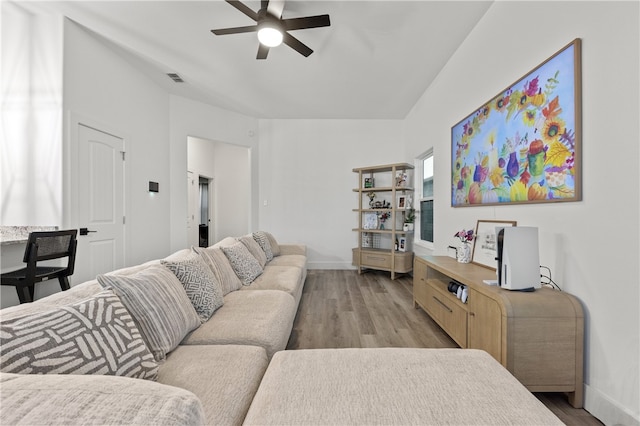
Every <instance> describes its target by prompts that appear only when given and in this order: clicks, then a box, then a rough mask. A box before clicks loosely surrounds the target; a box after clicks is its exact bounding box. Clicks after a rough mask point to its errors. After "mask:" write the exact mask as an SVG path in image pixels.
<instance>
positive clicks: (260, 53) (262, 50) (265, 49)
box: [256, 43, 269, 59]
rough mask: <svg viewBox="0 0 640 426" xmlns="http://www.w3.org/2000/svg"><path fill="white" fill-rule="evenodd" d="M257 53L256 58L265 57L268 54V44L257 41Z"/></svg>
mask: <svg viewBox="0 0 640 426" xmlns="http://www.w3.org/2000/svg"><path fill="white" fill-rule="evenodd" d="M258 46H259V47H258V55H257V56H256V59H267V55H268V54H269V46H265V45H264V44H262V43H258Z"/></svg>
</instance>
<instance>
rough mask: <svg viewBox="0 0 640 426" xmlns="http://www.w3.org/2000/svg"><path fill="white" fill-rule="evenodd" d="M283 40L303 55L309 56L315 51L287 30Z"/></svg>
mask: <svg viewBox="0 0 640 426" xmlns="http://www.w3.org/2000/svg"><path fill="white" fill-rule="evenodd" d="M282 42H283V43H284V44H286V45H287V46H289V47H290V48H292V49H293V50H295V51H296V52H298V53H300V54H301V55H303V56H309V55H311V54H312V53H313V50H311V48H310V47H309V46H307V45H306V44H304V43H303V42H301V41H300V40H298V39H297V38H295V37H294V36H292V35H291V34H289V33H287V32H285V33H284V36H283V39H282Z"/></svg>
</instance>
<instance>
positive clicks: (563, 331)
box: [413, 256, 584, 408]
mask: <svg viewBox="0 0 640 426" xmlns="http://www.w3.org/2000/svg"><path fill="white" fill-rule="evenodd" d="M485 279H496V273H495V271H494V270H491V269H488V268H484V267H482V266H478V265H474V264H471V263H458V262H457V261H456V260H455V259H452V258H450V257H446V256H416V257H415V260H414V267H413V301H414V305H415V306H416V307H418V306H419V307H421V308H422V309H424V310H425V311H426V312H427V314H429V316H431V318H433V319H434V321H435V322H436V323H438V325H440V327H442V329H443V330H444V331H446V332H447V333H448V334H449V336H451V338H452V339H453V340H455V342H456V343H457V344H458V345H460V347H462V348H472V349H483V350H485V351H486V352H488V353H489V354H491V356H493V357H494V358H495V359H496V360H498V362H500V363H501V364H502V365H503V366H504V367H505V368H507V369H508V370H509V371H510V372H511V373H512V374H513V375H514V376H515V377H516V378H517V379H518V380H519V381H520V382H521V383H522V384H523V385H525V386H526V387H527V389H529V390H530V391H531V392H566V393H567V394H568V397H569V403H570V404H571V405H572V406H574V407H576V408H581V407H582V404H583V351H584V349H583V348H584V314H583V310H582V305H581V304H580V302H579V301H578V300H577V299H576V298H575V297H574V296H572V295H570V294H568V293H566V292H561V291H556V290H552V289H550V288H541V289H538V290H536V291H534V292H531V293H526V292H518V291H509V290H504V289H502V288H499V287H496V286H489V285H487V284H484V283H483V280H485ZM451 281H457V282H458V283H461V284H464V285H466V286H467V287H468V292H469V296H468V300H467V303H466V304H465V303H462V302H461V301H460V300H459V299H458V298H457V297H456V295H455V294H453V293H451V292H449V291H448V290H447V286H448V285H449V282H451Z"/></svg>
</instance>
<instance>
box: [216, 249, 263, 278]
mask: <svg viewBox="0 0 640 426" xmlns="http://www.w3.org/2000/svg"><path fill="white" fill-rule="evenodd" d="M222 251H223V252H224V254H225V256H227V259H229V263H230V264H231V267H232V268H233V271H234V272H235V273H236V275H237V276H238V278H240V281H242V284H243V285H249V284H251V283H252V282H253V280H255V279H256V278H257V277H259V276H260V274H262V268H261V267H260V263H258V260H257V259H256V258H255V257H253V255H252V254H251V253H249V250H247V248H246V247H245V246H244V244H242V243H241V242H240V241H236V243H235V244H233V245H230V246H228V247H222Z"/></svg>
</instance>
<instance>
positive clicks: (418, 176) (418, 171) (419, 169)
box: [414, 147, 436, 250]
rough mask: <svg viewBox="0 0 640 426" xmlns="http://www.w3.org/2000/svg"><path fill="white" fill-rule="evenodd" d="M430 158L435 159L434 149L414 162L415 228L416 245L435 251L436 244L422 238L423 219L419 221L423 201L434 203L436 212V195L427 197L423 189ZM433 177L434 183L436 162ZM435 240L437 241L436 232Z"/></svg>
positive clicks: (428, 150)
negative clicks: (426, 163)
mask: <svg viewBox="0 0 640 426" xmlns="http://www.w3.org/2000/svg"><path fill="white" fill-rule="evenodd" d="M428 158H435V156H434V152H433V147H431V148H429V149H427V150H426V151H425V152H423V153H422V154H420V155H418V156H417V157H415V161H414V165H415V175H414V180H415V185H414V188H415V191H416V194H415V195H416V199H417V201H416V203H415V206H414V208H415V209H416V216H417V218H416V220H415V226H414V244H415V245H417V246H420V247H423V248H426V249H430V250H433V249H434V248H435V245H434V242H433V241H426V240H423V239H422V238H421V234H422V232H421V219H418V218H420V217H421V206H422V202H423V201H432V202H433V206H434V211H435V205H436V204H435V194H434V195H431V196H428V197H425V196H424V193H423V188H424V162H425V160H426V159H428ZM433 168H434V171H433V177H432V178H431V179H432V180H433V181H435V161H434V162H433ZM434 193H435V188H434ZM434 228H435V215H434ZM434 240H435V231H434Z"/></svg>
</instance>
